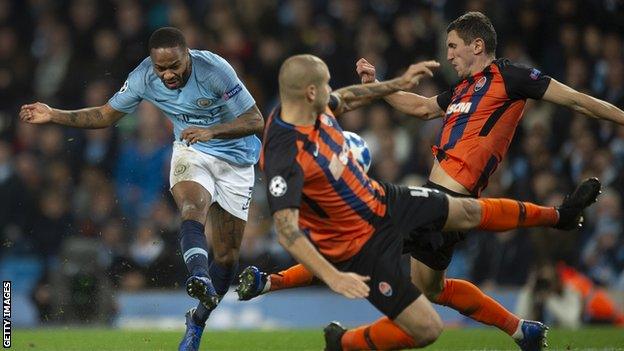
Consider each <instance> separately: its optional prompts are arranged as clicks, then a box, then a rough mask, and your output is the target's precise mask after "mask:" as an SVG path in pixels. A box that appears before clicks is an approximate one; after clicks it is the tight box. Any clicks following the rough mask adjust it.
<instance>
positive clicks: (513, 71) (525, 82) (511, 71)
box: [500, 63, 551, 100]
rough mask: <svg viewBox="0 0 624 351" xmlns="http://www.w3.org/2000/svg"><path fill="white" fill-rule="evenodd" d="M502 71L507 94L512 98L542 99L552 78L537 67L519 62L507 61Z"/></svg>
mask: <svg viewBox="0 0 624 351" xmlns="http://www.w3.org/2000/svg"><path fill="white" fill-rule="evenodd" d="M500 72H501V75H502V76H503V80H504V82H505V90H506V91H507V96H509V98H510V99H512V100H523V99H537V100H539V99H541V98H542V97H543V96H544V93H546V89H547V88H548V84H550V79H551V78H550V77H549V76H547V75H545V74H543V73H542V72H540V71H539V70H538V69H537V68H533V67H529V66H525V65H522V64H517V63H507V64H506V65H504V66H502V67H501V68H500Z"/></svg>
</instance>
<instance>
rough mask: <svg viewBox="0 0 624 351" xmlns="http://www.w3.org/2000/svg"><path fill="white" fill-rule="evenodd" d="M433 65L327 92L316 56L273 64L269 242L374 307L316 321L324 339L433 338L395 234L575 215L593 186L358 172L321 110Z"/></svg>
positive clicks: (340, 106) (390, 344)
mask: <svg viewBox="0 0 624 351" xmlns="http://www.w3.org/2000/svg"><path fill="white" fill-rule="evenodd" d="M437 65H438V64H437V63H435V62H431V61H429V62H424V63H419V64H416V65H412V66H410V68H408V70H407V72H406V73H405V74H404V75H403V76H401V77H399V78H396V79H393V80H390V81H387V82H381V83H371V84H365V85H359V86H352V87H347V88H342V89H339V90H338V91H336V92H335V93H333V94H331V96H330V92H331V89H330V88H329V84H328V83H329V79H330V77H329V71H328V69H327V66H326V65H325V63H324V62H323V61H322V60H320V59H319V58H317V57H315V56H312V55H298V56H293V57H290V58H289V59H287V60H286V61H285V62H284V64H283V65H282V67H281V68H280V74H279V86H280V102H281V105H280V106H279V107H278V108H276V110H275V111H274V112H273V113H272V114H271V117H270V118H269V120H268V121H267V124H266V126H265V132H264V141H263V151H262V154H261V161H260V162H261V167H262V169H263V171H264V172H265V174H266V179H267V182H268V184H267V186H268V200H269V207H270V209H271V212H272V214H273V219H274V222H275V226H276V230H277V233H278V237H279V242H280V244H282V245H283V246H284V247H285V248H286V249H287V250H288V252H289V253H290V254H291V255H292V256H293V257H294V258H295V259H296V260H297V261H299V262H300V263H301V264H303V266H304V267H305V268H306V269H307V270H309V271H310V272H311V273H313V274H314V275H315V276H316V277H318V278H319V279H321V280H322V281H324V282H325V283H326V284H327V285H328V286H329V287H330V288H331V289H332V290H334V291H336V292H338V293H341V294H343V295H344V296H346V297H350V298H361V297H366V298H367V299H368V300H369V301H370V302H371V303H372V304H373V305H374V306H375V307H377V308H378V309H379V310H380V311H381V312H382V313H383V314H384V315H385V316H386V317H384V318H381V319H380V320H378V321H376V322H375V323H372V324H370V325H365V326H362V327H359V328H356V329H352V330H348V331H347V330H345V329H343V328H342V327H341V326H340V325H339V324H337V323H331V324H330V325H329V326H327V327H326V328H325V341H326V350H366V349H401V348H412V347H421V346H425V345H427V344H429V343H431V342H433V341H434V340H435V339H436V338H437V337H438V335H439V334H440V332H441V330H442V323H441V321H440V318H439V316H438V315H437V314H436V313H435V311H434V310H433V308H432V307H431V304H430V303H429V301H428V300H427V298H426V297H425V296H423V295H421V293H420V291H419V290H418V288H416V286H415V285H413V284H411V283H410V278H409V272H408V269H407V267H402V266H401V263H400V262H401V261H400V260H401V253H402V251H403V242H404V241H409V242H413V243H416V244H418V243H420V241H424V242H429V241H430V239H431V238H430V236H428V235H423V233H426V232H437V233H440V232H441V231H453V230H469V229H472V228H480V229H486V230H494V231H504V230H509V229H511V228H517V227H528V226H555V227H568V226H575V225H578V223H579V220H580V215H581V212H582V210H583V209H584V208H585V207H587V206H589V205H590V204H591V203H592V202H594V201H595V199H596V197H597V195H598V193H599V190H600V183H599V182H598V181H597V180H596V179H591V180H588V181H586V182H584V183H583V184H582V185H581V186H580V187H579V188H577V190H576V191H575V192H574V193H573V194H572V195H570V196H569V197H568V198H567V200H566V201H564V203H563V204H562V205H561V206H559V207H557V208H553V207H542V206H537V205H535V204H531V203H526V202H519V201H515V200H508V199H482V200H475V199H469V198H454V197H451V196H448V195H445V194H444V193H442V192H440V191H438V190H435V189H428V188H420V187H404V186H397V185H394V184H389V183H380V182H376V181H375V180H372V179H370V178H368V176H367V175H366V174H365V173H364V172H363V169H362V168H361V167H360V166H359V165H358V164H357V163H356V161H355V159H354V158H353V156H352V154H351V153H350V152H349V149H348V147H347V144H346V142H345V139H344V137H343V134H342V129H341V128H340V126H339V125H338V122H337V121H336V119H335V117H334V116H333V114H340V113H342V112H345V111H348V110H350V109H353V108H356V107H358V106H359V105H362V104H364V103H367V102H369V101H370V100H371V99H372V98H375V97H381V96H384V95H387V94H390V93H393V92H395V91H396V90H398V89H406V88H410V87H412V86H414V85H415V84H417V83H418V81H419V80H420V79H421V78H422V77H423V76H425V75H431V74H432V73H431V71H430V69H431V68H434V67H437ZM328 106H329V109H328ZM332 112H333V113H332ZM439 235H440V234H439Z"/></svg>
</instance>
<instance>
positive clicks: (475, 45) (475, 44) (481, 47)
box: [472, 38, 485, 55]
mask: <svg viewBox="0 0 624 351" xmlns="http://www.w3.org/2000/svg"><path fill="white" fill-rule="evenodd" d="M472 52H473V53H474V54H475V55H480V54H481V53H482V52H485V42H484V41H483V39H481V38H477V39H475V40H473V41H472Z"/></svg>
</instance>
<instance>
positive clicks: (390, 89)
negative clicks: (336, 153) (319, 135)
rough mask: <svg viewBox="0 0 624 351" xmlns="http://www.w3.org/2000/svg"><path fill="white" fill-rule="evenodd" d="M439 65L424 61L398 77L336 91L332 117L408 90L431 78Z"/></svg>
mask: <svg viewBox="0 0 624 351" xmlns="http://www.w3.org/2000/svg"><path fill="white" fill-rule="evenodd" d="M439 66H440V64H439V63H438V62H436V61H424V62H419V63H417V64H413V65H411V66H410V67H409V68H408V69H407V70H406V71H405V73H403V75H401V76H400V77H397V78H394V79H391V80H387V81H383V82H372V83H367V84H358V85H351V86H348V87H345V88H341V89H338V90H336V91H334V92H333V93H332V99H333V100H334V101H335V102H334V106H330V107H331V108H332V111H333V112H334V115H336V116H338V115H340V114H343V113H345V112H348V111H351V110H354V109H356V108H358V107H361V106H364V105H367V104H369V103H370V102H371V101H373V100H375V99H378V98H380V97H384V96H387V95H389V94H392V93H396V92H397V91H400V90H409V89H412V88H413V87H415V86H416V85H418V83H419V82H420V80H421V79H422V78H424V77H425V76H429V77H432V76H433V72H432V71H431V70H432V69H434V68H437V67H439Z"/></svg>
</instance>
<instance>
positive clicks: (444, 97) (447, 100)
mask: <svg viewBox="0 0 624 351" xmlns="http://www.w3.org/2000/svg"><path fill="white" fill-rule="evenodd" d="M452 97H453V94H452V93H451V90H447V91H445V92H443V93H441V94H439V95H438V96H436V102H437V103H438V106H440V109H442V111H446V108H447V107H448V105H450V104H451V98H452Z"/></svg>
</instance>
